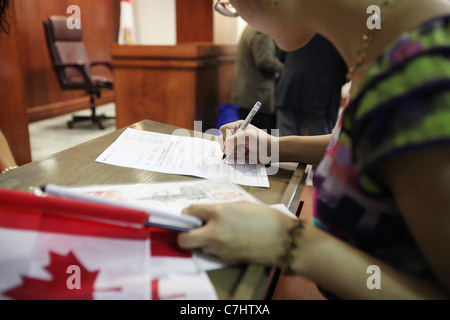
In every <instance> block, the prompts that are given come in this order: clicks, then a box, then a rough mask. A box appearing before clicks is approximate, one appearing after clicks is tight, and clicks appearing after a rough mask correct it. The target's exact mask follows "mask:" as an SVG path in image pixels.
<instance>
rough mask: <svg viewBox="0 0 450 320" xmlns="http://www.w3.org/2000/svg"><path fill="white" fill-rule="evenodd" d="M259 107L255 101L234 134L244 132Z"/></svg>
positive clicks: (259, 104) (258, 103)
mask: <svg viewBox="0 0 450 320" xmlns="http://www.w3.org/2000/svg"><path fill="white" fill-rule="evenodd" d="M260 107H261V102H259V101H257V102H256V103H255V105H254V106H253V108H252V110H250V113H249V114H248V115H247V118H245V120H244V123H243V124H242V126H240V127H239V129H238V131H236V133H235V134H238V133H240V132H242V131H244V130H245V129H247V127H248V125H249V124H250V122H251V121H252V119H253V117H254V116H255V114H256V113H257V112H258V110H259V108H260ZM226 157H227V155H226V154H225V152H224V153H223V157H222V160H223V159H225V158H226Z"/></svg>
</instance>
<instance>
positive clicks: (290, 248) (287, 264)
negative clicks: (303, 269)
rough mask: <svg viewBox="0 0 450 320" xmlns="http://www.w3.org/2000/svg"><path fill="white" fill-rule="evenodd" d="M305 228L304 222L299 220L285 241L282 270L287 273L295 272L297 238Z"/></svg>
mask: <svg viewBox="0 0 450 320" xmlns="http://www.w3.org/2000/svg"><path fill="white" fill-rule="evenodd" d="M302 229H303V222H302V221H301V220H298V221H297V222H296V224H295V226H293V227H292V228H291V229H289V231H288V238H287V239H286V241H285V242H284V243H283V246H284V249H285V253H284V255H283V256H282V257H281V262H282V270H283V273H285V274H288V275H289V274H294V273H295V264H294V250H295V248H297V244H296V242H295V239H296V238H297V237H298V236H299V235H300V233H301V231H302Z"/></svg>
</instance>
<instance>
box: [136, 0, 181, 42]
mask: <svg viewBox="0 0 450 320" xmlns="http://www.w3.org/2000/svg"><path fill="white" fill-rule="evenodd" d="M131 2H132V4H133V9H134V23H135V28H136V40H137V41H136V44H142V45H175V44H176V43H177V28H176V12H175V0H132V1H131Z"/></svg>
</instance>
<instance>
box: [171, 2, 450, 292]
mask: <svg viewBox="0 0 450 320" xmlns="http://www.w3.org/2000/svg"><path fill="white" fill-rule="evenodd" d="M269 2H270V3H268V1H267V0H231V1H229V2H228V4H229V5H228V6H226V9H227V10H228V11H231V12H233V11H234V10H235V11H236V14H238V15H240V16H241V17H242V18H243V19H244V20H246V21H247V22H248V23H249V24H250V25H252V26H253V27H255V28H256V29H258V30H260V31H261V32H264V33H266V34H268V35H269V36H270V37H272V38H273V39H274V40H275V41H276V43H277V45H278V46H279V47H280V48H281V49H283V50H285V51H291V50H295V49H297V48H299V47H301V46H303V45H305V44H306V43H307V42H308V41H309V40H311V39H312V38H313V37H314V35H315V34H317V33H319V34H322V35H323V36H324V37H326V38H327V39H328V40H330V41H331V42H332V43H333V45H334V46H335V47H336V49H337V50H338V51H339V53H340V54H341V56H342V57H343V59H344V61H345V62H346V64H347V65H348V66H350V68H349V70H348V71H349V72H348V74H347V77H348V79H351V81H352V88H351V91H350V102H349V103H348V104H347V106H346V107H345V109H344V110H343V112H341V115H340V119H339V120H338V125H336V126H335V128H334V130H333V133H332V134H330V135H318V136H288V137H273V136H271V135H269V134H267V133H266V132H264V131H263V130H259V129H258V128H256V127H254V126H251V125H250V126H248V127H247V129H246V130H245V131H243V132H241V133H239V134H232V135H228V136H226V134H230V133H233V132H235V131H236V130H237V129H238V128H239V126H240V125H241V124H242V121H241V120H239V121H237V122H233V123H230V124H227V125H224V126H223V127H222V128H221V132H222V134H223V139H224V145H225V153H226V154H227V155H229V156H230V157H233V156H234V157H236V156H237V155H239V156H241V155H242V157H248V156H249V155H251V158H256V156H255V154H256V155H257V154H258V146H259V147H260V146H263V145H264V144H262V143H261V142H264V141H265V142H266V145H267V151H268V152H270V150H271V143H273V142H276V143H278V146H279V155H278V156H279V160H280V161H298V162H303V163H309V164H319V166H318V168H317V170H316V171H315V175H314V188H315V197H314V201H315V204H314V219H313V222H308V221H305V220H303V219H301V218H300V219H298V220H297V219H291V218H289V217H287V216H285V215H283V214H281V213H280V212H278V211H277V210H275V209H273V208H270V207H268V206H265V205H261V204H254V203H231V204H221V205H193V206H190V207H188V208H187V209H186V210H185V214H189V215H193V216H197V217H199V218H201V219H202V220H204V222H205V224H204V226H202V227H200V228H197V229H194V230H192V231H190V232H185V233H180V234H179V236H178V243H179V245H180V246H181V247H182V248H202V249H203V250H204V251H206V252H209V253H211V254H213V255H216V256H218V257H220V258H222V259H223V260H225V261H228V262H230V263H258V264H262V265H269V266H276V267H280V268H282V269H283V270H284V272H285V273H286V274H291V273H294V274H298V275H302V276H304V277H306V278H309V279H310V280H312V281H314V282H315V283H316V284H317V285H318V286H319V287H320V288H322V289H324V290H325V291H324V292H330V293H332V294H334V295H335V296H337V297H338V298H347V299H448V298H450V273H449V272H448V271H449V270H450V196H449V195H450V161H449V159H450V124H449V123H450V87H449V83H450V56H449V54H448V52H450V3H449V1H448V0H427V1H423V0H407V1H405V0H388V1H386V0H372V1H370V3H369V2H367V1H361V0H320V1H311V0H278V1H275V0H272V1H269ZM218 5H222V6H223V5H224V4H221V2H220V1H219V4H218ZM369 5H370V6H371V7H370V8H368V6H369ZM230 6H232V7H230ZM373 6H376V7H373ZM374 8H375V10H374ZM368 9H371V10H372V12H374V11H375V13H372V14H368V13H367V12H368ZM369 12H371V11H370V10H369ZM230 15H231V14H230ZM374 23H375V25H376V24H379V25H381V28H380V29H377V28H370V26H373V24H374ZM244 136H250V138H249V139H248V141H254V140H256V138H258V139H259V141H258V143H251V144H250V143H248V142H247V143H246V141H245V140H247V139H243V137H244ZM237 143H240V144H241V145H237ZM242 147H245V148H246V151H247V152H246V153H247V154H246V155H243V153H242V152H238V153H236V152H235V150H240V149H241V148H242ZM269 154H270V153H269ZM327 296H328V295H327Z"/></svg>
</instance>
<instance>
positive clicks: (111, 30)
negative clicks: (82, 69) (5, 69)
mask: <svg viewBox="0 0 450 320" xmlns="http://www.w3.org/2000/svg"><path fill="white" fill-rule="evenodd" d="M15 3H16V11H17V38H18V39H19V41H18V49H19V59H20V61H21V66H22V71H23V78H24V80H25V83H24V86H25V92H26V93H27V94H26V102H25V103H26V108H27V111H28V114H29V118H30V119H29V120H30V122H32V121H36V120H40V119H44V118H47V117H49V116H56V115H60V114H64V113H69V112H73V111H76V110H81V109H85V108H88V107H89V100H88V97H87V96H86V94H85V93H84V92H83V91H72V92H68V91H63V90H61V89H60V87H59V84H58V81H57V78H56V76H55V74H54V72H53V69H52V66H51V61H50V57H49V53H48V49H47V46H46V42H45V36H44V28H43V25H42V22H43V20H44V19H46V18H48V17H49V16H50V15H63V16H67V17H69V16H70V15H71V14H68V13H66V11H67V8H68V7H69V6H70V5H76V6H79V7H80V9H81V24H82V29H83V38H84V39H83V41H84V43H85V45H86V48H87V51H88V54H89V57H90V59H91V60H109V59H110V56H109V47H110V45H111V44H112V43H113V42H116V41H117V36H118V28H119V14H120V9H119V0H95V1H92V0H32V1H30V0H15ZM95 72H96V73H98V74H104V73H107V72H108V71H107V70H106V69H105V68H104V67H98V69H96V70H95ZM110 101H113V96H112V95H106V96H105V98H104V99H103V101H102V102H103V103H104V102H110ZM42 110H44V111H43V112H41V111H42Z"/></svg>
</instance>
